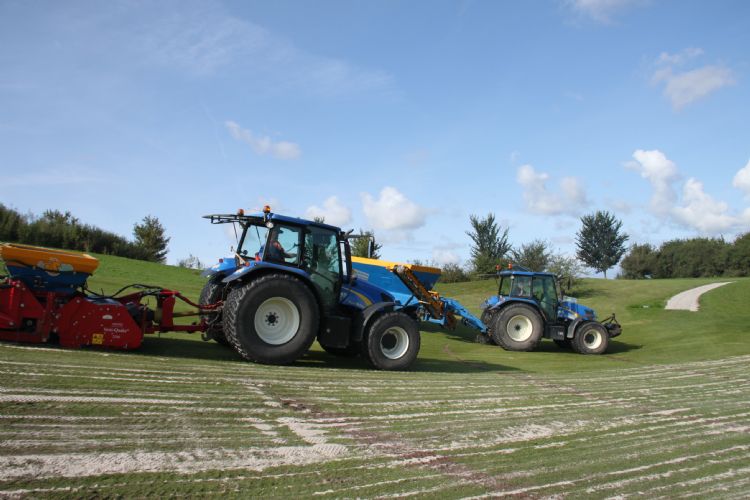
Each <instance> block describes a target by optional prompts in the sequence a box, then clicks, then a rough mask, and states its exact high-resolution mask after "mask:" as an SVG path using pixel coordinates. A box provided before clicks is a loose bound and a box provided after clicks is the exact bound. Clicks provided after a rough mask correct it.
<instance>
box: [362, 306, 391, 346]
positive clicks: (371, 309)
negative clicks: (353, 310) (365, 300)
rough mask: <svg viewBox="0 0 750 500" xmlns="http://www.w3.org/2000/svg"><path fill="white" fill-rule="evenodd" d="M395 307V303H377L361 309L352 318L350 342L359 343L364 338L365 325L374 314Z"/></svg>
mask: <svg viewBox="0 0 750 500" xmlns="http://www.w3.org/2000/svg"><path fill="white" fill-rule="evenodd" d="M395 305H396V303H395V302H377V303H375V304H372V305H371V306H368V307H367V308H365V309H363V310H362V311H361V312H360V313H359V314H357V316H356V317H355V318H354V324H353V328H352V340H353V341H355V342H359V341H361V340H362V337H364V333H365V328H366V327H367V323H368V322H369V321H370V318H372V316H373V315H374V314H376V313H379V312H382V311H389V310H392V309H393V307H394V306H395Z"/></svg>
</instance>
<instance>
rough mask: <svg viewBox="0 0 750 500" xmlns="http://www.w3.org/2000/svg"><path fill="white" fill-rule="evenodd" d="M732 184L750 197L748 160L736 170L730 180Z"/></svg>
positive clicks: (749, 161)
mask: <svg viewBox="0 0 750 500" xmlns="http://www.w3.org/2000/svg"><path fill="white" fill-rule="evenodd" d="M732 185H733V186H734V187H736V188H737V189H739V190H741V191H742V192H743V193H745V196H746V197H748V198H750V160H748V162H747V165H745V166H744V167H742V168H741V169H739V170H738V171H737V173H736V174H735V176H734V179H733V180H732Z"/></svg>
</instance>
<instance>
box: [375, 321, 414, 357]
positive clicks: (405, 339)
mask: <svg viewBox="0 0 750 500" xmlns="http://www.w3.org/2000/svg"><path fill="white" fill-rule="evenodd" d="M407 350H409V334H408V333H406V330H404V329H403V328H401V327H400V326H392V327H390V328H389V329H387V330H386V331H385V333H383V336H382V337H380V351H381V352H382V353H383V356H385V357H386V358H388V359H399V358H401V357H402V356H403V355H404V354H406V351H407Z"/></svg>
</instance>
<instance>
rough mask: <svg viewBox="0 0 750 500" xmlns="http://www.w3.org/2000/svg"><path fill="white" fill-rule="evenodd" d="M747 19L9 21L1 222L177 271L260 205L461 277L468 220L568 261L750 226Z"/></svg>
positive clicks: (177, 17)
mask: <svg viewBox="0 0 750 500" xmlns="http://www.w3.org/2000/svg"><path fill="white" fill-rule="evenodd" d="M749 25H750V3H748V2H746V1H744V0H739V1H716V2H707V1H694V0H683V1H669V0H665V1H656V0H653V1H648V0H560V1H554V0H550V1H533V2H511V1H503V2H499V1H479V0H477V1H451V2H449V1H437V0H430V1H426V0H413V1H324V0H320V1H315V2H308V1H296V2H289V1H283V0H274V1H273V2H268V1H263V2H259V1H237V2H218V1H217V2H202V1H179V2H178V1H174V2H172V1H159V2H148V1H109V2H101V1H91V2H76V1H67V2H52V1H51V2H29V1H25V0H24V1H15V0H2V1H0V68H2V70H1V71H0V202H2V203H3V204H5V205H8V206H11V207H13V208H15V209H18V210H20V211H22V212H28V211H31V212H33V213H35V214H41V212H42V211H44V210H45V209H59V210H70V211H71V212H72V213H73V214H74V215H75V216H77V217H79V218H80V219H81V220H82V221H84V222H87V223H91V224H95V225H98V226H100V227H102V228H105V229H108V230H111V231H114V232H117V233H119V234H122V235H124V236H128V237H130V236H131V235H132V227H133V224H134V223H135V222H137V221H140V220H141V219H142V218H143V217H144V216H145V215H148V214H151V215H155V216H157V217H158V218H159V219H160V220H161V221H162V223H163V224H164V226H165V227H166V229H167V233H168V235H169V236H170V237H171V242H170V253H169V262H170V263H175V262H176V261H177V260H178V259H181V258H185V257H187V256H188V255H189V254H193V255H195V256H197V257H199V258H200V259H201V260H202V261H204V262H210V261H213V260H215V259H216V258H217V257H219V256H222V255H225V254H226V253H227V251H228V249H229V246H230V245H231V244H232V241H231V238H229V236H228V235H227V234H225V232H224V231H223V230H222V229H221V228H220V227H213V226H211V225H210V224H208V223H207V222H206V221H204V220H203V219H201V216H202V215H204V214H208V213H226V212H234V211H236V210H237V209H238V208H240V207H242V208H245V209H249V210H252V209H259V208H260V207H262V206H263V204H265V203H270V204H271V205H272V207H273V208H274V210H275V211H277V212H279V213H285V214H288V215H294V216H303V217H304V216H309V217H311V216H314V215H323V216H325V217H326V221H327V222H330V223H333V224H337V225H341V226H342V227H344V228H347V229H349V228H356V229H359V228H363V229H374V231H375V233H376V235H377V236H378V237H379V239H380V241H381V242H382V243H383V245H384V247H383V251H382V253H383V257H384V258H388V259H389V260H402V261H404V260H413V259H421V260H434V261H436V262H438V263H445V262H451V261H454V262H456V261H457V262H462V263H463V262H466V260H467V259H468V256H469V245H470V240H469V238H468V236H466V234H465V231H466V230H467V229H468V225H469V223H468V220H469V215H470V214H477V215H485V214H487V213H488V212H493V213H495V214H496V216H497V218H498V219H499V220H500V221H501V222H502V223H503V224H504V225H507V226H509V227H510V240H511V242H512V243H514V244H516V245H518V244H521V243H527V242H530V241H531V240H533V239H537V238H542V239H546V240H548V241H550V242H551V243H552V246H553V247H554V248H555V249H557V250H558V251H560V252H564V253H569V254H572V253H573V252H574V244H573V241H574V235H575V232H576V231H577V230H578V229H579V227H580V222H579V219H580V217H581V215H584V214H587V213H591V212H593V211H596V210H600V209H601V210H609V211H612V212H614V213H615V214H616V215H617V216H618V217H619V218H620V219H622V220H623V223H624V229H625V231H626V232H628V233H629V234H630V235H631V242H639V243H644V242H650V243H654V244H658V243H660V242H662V241H665V240H668V239H672V238H682V237H692V236H719V235H723V236H724V237H725V238H727V239H730V240H731V239H732V238H734V237H735V236H736V235H737V234H739V233H743V232H747V231H748V230H750V126H748V123H747V122H748V111H750V91H749V90H748V88H749V87H748V82H749V81H750V74H749V73H750V59H749V58H750V30H749V29H748V26H749Z"/></svg>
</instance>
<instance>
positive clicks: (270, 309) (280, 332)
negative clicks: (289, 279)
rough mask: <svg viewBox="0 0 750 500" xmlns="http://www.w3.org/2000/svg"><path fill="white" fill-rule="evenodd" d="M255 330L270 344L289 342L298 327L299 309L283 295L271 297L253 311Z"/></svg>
mask: <svg viewBox="0 0 750 500" xmlns="http://www.w3.org/2000/svg"><path fill="white" fill-rule="evenodd" d="M254 323H255V332H256V333H257V334H258V337H260V339H261V340H262V341H263V342H265V343H267V344H271V345H281V344H285V343H287V342H289V341H290V340H291V339H292V338H294V336H295V335H296V334H297V330H298V329H299V323H300V321H299V309H297V306H295V305H294V303H293V302H292V301H291V300H289V299H285V298H284V297H272V298H270V299H268V300H266V301H265V302H263V303H262V304H261V305H260V306H259V307H258V309H257V310H256V311H255V321H254Z"/></svg>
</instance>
